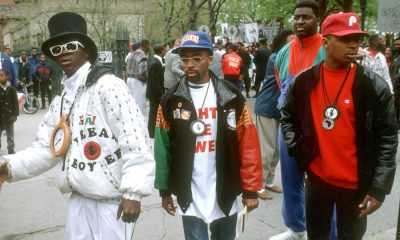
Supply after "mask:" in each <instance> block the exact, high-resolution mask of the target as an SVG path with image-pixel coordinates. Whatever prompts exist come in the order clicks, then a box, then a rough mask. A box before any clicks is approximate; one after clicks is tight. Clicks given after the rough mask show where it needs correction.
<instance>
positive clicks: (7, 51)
mask: <svg viewBox="0 0 400 240" xmlns="http://www.w3.org/2000/svg"><path fill="white" fill-rule="evenodd" d="M4 53H5V54H7V56H9V57H10V60H11V62H12V63H14V57H13V56H12V53H11V48H9V47H5V48H4Z"/></svg>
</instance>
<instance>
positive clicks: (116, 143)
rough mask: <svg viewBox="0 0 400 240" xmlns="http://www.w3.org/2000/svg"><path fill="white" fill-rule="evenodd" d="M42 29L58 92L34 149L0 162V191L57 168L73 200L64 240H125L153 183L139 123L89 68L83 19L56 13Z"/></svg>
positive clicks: (106, 73)
mask: <svg viewBox="0 0 400 240" xmlns="http://www.w3.org/2000/svg"><path fill="white" fill-rule="evenodd" d="M48 27H49V32H50V38H49V39H47V40H46V41H45V42H44V43H43V45H42V51H43V52H44V53H46V55H47V56H49V57H50V58H52V59H53V60H55V61H56V62H57V64H58V65H60V67H61V68H62V69H63V71H64V72H65V74H66V76H65V78H64V79H63V80H62V84H63V85H64V90H63V92H62V94H61V97H60V96H58V97H56V98H55V99H54V100H53V102H52V104H51V106H50V108H49V111H48V112H47V113H46V115H45V116H44V118H43V120H42V122H41V124H40V126H39V129H38V133H37V135H36V139H35V141H34V142H33V143H32V146H31V147H28V148H27V149H25V150H22V151H20V152H17V153H16V154H13V155H7V156H4V157H1V159H0V162H3V163H0V164H1V165H0V185H1V184H2V183H3V182H4V181H9V182H14V181H19V180H23V179H27V178H31V177H34V176H37V175H39V174H41V173H43V172H45V171H47V170H49V169H51V168H52V167H54V166H56V165H57V164H58V163H60V164H59V168H60V174H59V188H60V191H61V192H62V193H69V192H71V193H72V194H71V197H70V201H69V204H68V212H67V223H66V234H67V239H71V240H72V239H73V240H76V239H85V240H91V239H93V240H94V239H96V240H97V239H101V240H106V239H107V240H109V239H117V240H118V239H130V238H131V234H132V231H133V230H132V222H135V221H136V219H137V218H138V217H139V214H140V201H141V198H142V197H144V196H147V195H149V194H150V193H151V190H152V187H153V183H154V166H155V162H154V158H153V156H152V154H151V149H150V144H149V143H150V142H149V141H150V140H149V137H148V133H147V127H146V123H145V120H144V117H143V115H142V113H141V111H140V110H139V108H138V106H137V104H136V103H135V101H134V100H133V98H132V96H131V95H130V94H129V91H128V89H127V87H126V85H125V83H124V81H123V80H121V79H119V78H117V77H115V76H114V75H113V74H112V71H110V69H109V68H107V67H104V66H98V65H94V62H95V60H96V57H97V47H96V45H95V43H94V42H93V40H92V39H90V37H88V36H87V27H86V20H85V19H84V18H83V17H82V16H80V15H78V14H76V13H72V12H63V13H58V14H56V15H54V16H53V17H52V18H50V20H49V23H48ZM63 120H67V121H66V122H64V121H63ZM60 126H62V127H60Z"/></svg>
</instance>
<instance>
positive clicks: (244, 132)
mask: <svg viewBox="0 0 400 240" xmlns="http://www.w3.org/2000/svg"><path fill="white" fill-rule="evenodd" d="M237 135H238V140H239V161H240V177H241V181H242V188H243V190H244V191H250V192H257V191H258V190H260V189H261V188H262V161H261V152H260V143H259V141H258V135H257V130H256V127H255V125H254V122H253V119H252V117H251V112H250V109H249V106H248V104H247V102H246V103H245V106H244V108H243V112H242V114H241V116H240V118H239V121H238V123H237Z"/></svg>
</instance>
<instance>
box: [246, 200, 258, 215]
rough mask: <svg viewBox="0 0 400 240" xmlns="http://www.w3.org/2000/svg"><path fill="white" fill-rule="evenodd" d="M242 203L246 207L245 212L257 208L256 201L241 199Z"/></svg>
mask: <svg viewBox="0 0 400 240" xmlns="http://www.w3.org/2000/svg"><path fill="white" fill-rule="evenodd" d="M242 203H243V205H244V206H246V207H247V211H249V212H250V211H251V210H254V209H256V208H257V207H258V199H257V198H255V199H253V198H243V200H242Z"/></svg>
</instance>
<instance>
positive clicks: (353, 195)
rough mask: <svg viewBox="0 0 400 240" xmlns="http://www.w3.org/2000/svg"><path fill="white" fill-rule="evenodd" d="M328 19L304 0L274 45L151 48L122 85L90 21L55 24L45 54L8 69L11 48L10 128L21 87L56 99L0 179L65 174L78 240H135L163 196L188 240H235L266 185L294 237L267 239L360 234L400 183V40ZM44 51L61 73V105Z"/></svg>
mask: <svg viewBox="0 0 400 240" xmlns="http://www.w3.org/2000/svg"><path fill="white" fill-rule="evenodd" d="M319 18H320V14H319V7H318V4H317V3H316V2H315V1H312V0H302V1H299V2H298V3H297V4H296V6H295V9H294V12H293V31H292V30H284V31H281V32H279V33H278V34H277V35H276V36H275V37H274V39H273V41H272V44H271V45H270V46H269V45H268V44H267V41H266V39H263V40H261V41H260V43H258V44H255V45H252V46H246V45H245V44H244V43H242V42H238V43H230V42H227V43H225V44H223V43H222V42H217V43H216V44H214V45H213V44H212V42H211V41H210V39H209V37H208V36H207V34H206V33H204V32H198V31H189V32H187V33H186V34H185V35H183V36H182V37H179V38H177V39H175V41H174V44H173V47H172V48H171V49H168V48H167V47H166V46H165V45H164V44H155V45H154V46H153V47H151V44H150V42H149V41H148V40H145V39H144V40H141V41H140V42H139V43H137V44H134V45H133V48H134V49H132V51H131V52H130V53H129V55H128V56H127V57H126V64H127V65H126V77H127V79H126V81H124V80H122V79H119V78H117V77H116V76H114V74H113V72H112V69H111V68H110V67H109V66H106V65H100V64H98V63H96V58H97V47H96V44H95V43H94V41H93V40H92V39H91V38H90V37H89V36H88V35H87V23H86V20H85V19H84V18H83V17H82V16H80V15H79V14H76V13H72V12H62V13H58V14H55V15H54V16H53V17H51V18H50V20H49V22H48V27H49V32H50V38H49V39H47V40H46V41H45V42H44V43H43V44H42V46H41V50H42V52H43V54H41V55H40V57H38V49H36V48H33V49H32V55H31V56H30V57H27V53H26V52H25V51H22V52H21V54H20V57H19V58H17V59H14V63H11V59H10V58H9V57H3V53H2V62H1V63H2V64H1V65H0V66H1V70H0V85H1V86H0V111H1V112H0V117H1V118H0V121H1V122H0V125H1V130H3V129H4V130H6V131H7V135H8V133H9V132H12V131H10V130H9V129H8V128H10V126H12V124H13V122H15V120H16V118H17V116H18V111H16V108H15V107H11V100H10V104H7V102H8V100H6V98H10V99H11V98H13V99H14V97H13V96H14V95H15V92H16V91H15V89H14V87H18V83H20V82H23V83H30V82H32V83H33V92H34V94H38V92H39V91H41V92H42V106H45V105H44V104H45V97H44V96H46V94H47V95H48V99H49V102H51V105H50V108H49V110H48V113H47V114H46V115H45V117H44V118H43V120H42V122H41V124H40V126H39V129H38V132H37V135H36V139H35V141H34V142H33V144H32V145H31V146H30V147H28V148H26V149H24V150H22V151H19V152H17V153H15V152H14V149H13V148H14V145H13V141H11V140H12V139H10V142H9V143H8V144H9V146H8V149H9V152H8V153H9V155H5V156H1V157H0V164H1V165H0V185H1V184H2V183H3V182H5V181H8V182H15V181H19V180H23V179H27V178H31V177H34V176H37V175H39V174H41V173H43V172H45V171H46V170H48V169H50V168H52V167H54V166H55V165H57V164H59V165H60V166H59V170H60V171H59V180H58V181H59V188H60V191H61V192H62V193H71V197H70V200H69V205H68V210H67V220H66V222H67V223H66V234H67V236H66V237H67V239H129V237H130V236H131V235H132V233H133V231H134V230H133V227H132V226H133V225H132V223H133V222H135V221H136V220H137V218H138V217H139V215H140V211H141V201H143V200H144V199H143V198H144V197H146V196H148V195H150V194H151V192H152V190H153V188H155V189H157V190H158V191H159V195H160V198H161V199H160V202H161V206H162V208H163V209H164V210H165V211H166V212H167V213H168V214H170V215H175V214H178V215H181V216H182V223H183V231H184V236H185V239H187V240H206V239H209V235H210V236H211V239H229V240H233V239H235V236H236V223H237V218H238V213H239V209H240V206H239V202H240V200H239V198H238V197H239V196H241V202H242V205H243V206H244V208H245V209H246V210H247V211H248V212H250V211H253V210H255V209H256V208H257V207H258V205H259V199H262V200H271V199H272V198H273V197H272V195H271V194H270V192H271V191H272V192H275V193H282V194H283V203H282V217H283V220H284V223H285V225H286V226H287V231H285V232H283V233H280V234H279V235H276V236H273V237H271V238H270V240H285V239H286V240H289V239H291V240H303V239H304V240H305V239H310V240H314V239H317V240H319V239H340V240H341V239H344V240H347V239H348V240H357V239H359V240H361V239H362V238H363V235H364V234H365V232H366V227H367V225H366V217H367V215H370V214H372V213H373V212H374V211H376V210H377V209H378V208H379V207H380V206H381V205H382V203H383V201H384V199H385V196H386V195H388V194H389V193H390V191H391V188H392V184H393V181H394V175H395V169H396V161H395V155H396V151H397V143H398V124H397V119H398V115H399V114H398V113H399V112H400V111H399V106H400V104H399V102H400V101H399V99H398V96H399V90H398V89H399V88H400V84H399V83H400V72H399V67H400V39H395V40H394V49H393V51H391V53H392V54H391V55H389V54H388V53H385V49H386V45H385V39H384V37H383V36H381V35H371V36H369V34H368V33H367V32H364V31H362V30H361V29H360V27H359V17H358V15H357V14H355V13H339V14H332V15H330V16H328V17H327V18H326V19H325V20H324V22H323V24H322V26H321V33H319V32H318V25H319ZM367 36H369V38H368V47H367V48H361V42H362V40H363V38H364V37H367ZM151 50H152V51H151ZM150 52H152V53H153V55H152V56H149V53H150ZM385 54H386V57H385ZM46 56H47V57H49V58H51V59H52V60H54V61H55V62H56V63H57V64H58V65H59V66H60V67H61V68H62V70H63V71H64V73H65V77H64V78H63V80H62V84H63V87H64V88H63V91H62V93H61V95H60V96H54V98H52V96H51V94H50V93H49V92H48V86H49V83H50V82H51V67H50V66H49V65H48V63H46ZM12 64H14V65H12ZM252 75H254V76H252ZM13 78H14V79H13ZM252 79H254V81H253V80H252ZM37 83H39V84H37ZM252 85H253V86H252ZM38 86H40V87H38ZM252 87H253V89H254V90H255V92H256V95H255V96H254V97H256V102H255V107H254V114H255V118H254V119H253V114H252V112H253V110H252V109H251V108H250V106H249V104H248V102H247V100H246V99H248V98H250V97H251V96H250V92H251V89H252ZM147 100H149V106H150V109H149V112H148V120H147V124H146V120H145V118H144V116H145V115H146V114H147V108H146V102H147ZM4 106H7V107H4ZM151 139H154V140H153V144H152V141H151ZM279 162H280V170H281V174H280V175H281V183H282V186H278V185H277V184H275V183H274V177H275V169H276V167H277V164H278V163H279ZM175 202H176V203H177V205H176V204H175ZM209 232H210V233H209ZM127 236H128V237H127Z"/></svg>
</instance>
